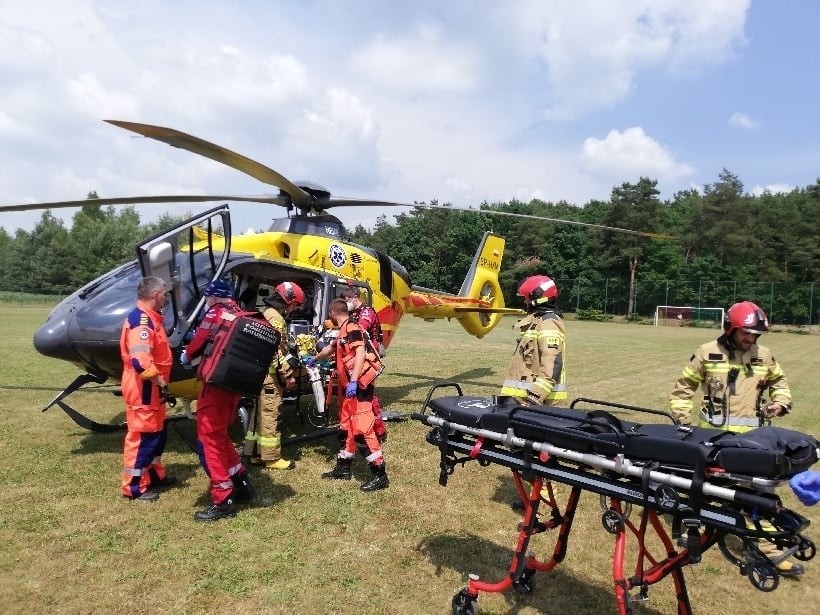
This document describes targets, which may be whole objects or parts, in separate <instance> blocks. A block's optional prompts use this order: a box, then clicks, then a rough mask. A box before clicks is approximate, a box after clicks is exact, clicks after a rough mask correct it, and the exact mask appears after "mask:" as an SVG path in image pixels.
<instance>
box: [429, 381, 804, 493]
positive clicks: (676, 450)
mask: <svg viewBox="0 0 820 615" xmlns="http://www.w3.org/2000/svg"><path fill="white" fill-rule="evenodd" d="M428 407H429V408H430V409H431V410H432V412H433V413H434V414H435V415H436V416H439V417H440V418H442V419H444V420H446V421H449V422H451V423H455V424H459V425H464V426H466V427H471V428H474V429H486V430H488V431H493V432H498V433H501V434H504V433H507V432H508V430H510V429H511V430H512V432H513V434H514V435H515V436H517V437H519V438H523V439H525V440H530V441H534V442H543V443H546V444H550V445H552V446H555V447H558V448H564V449H569V450H573V451H578V452H582V453H597V454H603V455H610V456H613V455H615V454H623V455H624V456H625V457H626V458H627V459H630V460H633V461H641V462H657V463H659V464H663V465H673V466H679V467H682V468H686V469H694V468H697V467H705V466H710V467H719V468H722V469H723V470H725V471H726V472H729V473H732V474H743V475H751V476H755V477H760V478H772V479H773V478H787V477H789V476H792V475H794V474H797V473H798V472H802V471H803V470H805V469H807V468H808V467H810V466H811V465H812V464H814V463H815V462H816V461H817V459H818V446H820V445H819V444H818V442H817V440H816V439H815V438H814V437H812V436H810V435H807V434H803V433H800V432H797V431H792V430H789V429H782V428H779V427H759V428H757V429H753V430H750V431H748V432H745V433H733V432H728V431H724V430H720V429H704V428H699V427H694V428H692V427H686V428H681V427H680V426H678V425H673V424H640V423H633V422H629V421H622V420H621V419H619V418H618V417H616V416H615V415H613V414H611V413H609V412H606V411H603V410H591V411H582V410H575V409H570V408H557V407H552V406H522V405H520V404H519V403H518V401H517V400H516V399H515V398H512V397H504V396H495V397H475V396H469V395H459V396H451V397H450V396H446V397H438V398H435V399H431V400H430V401H429V402H428Z"/></svg>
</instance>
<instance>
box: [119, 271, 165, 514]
mask: <svg viewBox="0 0 820 615" xmlns="http://www.w3.org/2000/svg"><path fill="white" fill-rule="evenodd" d="M167 300H168V296H167V288H166V286H165V282H164V281H163V280H162V279H161V278H157V277H153V276H147V277H144V278H142V280H140V283H139V285H138V286H137V307H135V308H134V309H133V310H132V311H131V312H130V313H129V314H128V316H127V317H126V319H125V322H124V323H123V326H122V334H121V335H120V357H121V358H122V366H123V369H122V398H123V401H125V422H126V425H127V427H128V430H127V432H126V434H125V443H124V447H123V448H124V450H123V469H122V472H123V475H122V487H121V491H122V495H123V497H125V498H127V499H129V500H139V501H142V502H153V501H155V500H156V499H157V498H158V497H159V494H157V493H156V492H155V491H152V490H151V487H158V486H165V485H169V484H171V483H172V482H173V479H171V478H170V477H168V476H167V474H166V473H165V467H164V466H163V465H162V453H163V451H164V450H165V441H166V437H167V432H166V431H165V416H166V410H165V387H166V386H167V385H168V380H169V378H170V376H171V365H172V363H173V357H172V355H171V347H170V346H169V344H168V336H167V335H166V333H165V326H164V324H163V317H162V310H163V308H164V307H165V305H166V303H167Z"/></svg>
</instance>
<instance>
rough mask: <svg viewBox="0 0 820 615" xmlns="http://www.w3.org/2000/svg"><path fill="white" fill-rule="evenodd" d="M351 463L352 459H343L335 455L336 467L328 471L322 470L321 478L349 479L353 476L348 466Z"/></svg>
mask: <svg viewBox="0 0 820 615" xmlns="http://www.w3.org/2000/svg"><path fill="white" fill-rule="evenodd" d="M352 464H353V459H343V458H341V457H336V467H335V468H333V469H332V470H330V471H329V472H324V473H323V474H322V478H325V479H327V480H333V479H336V480H350V479H351V478H353V473H352V472H351V471H350V466H351V465H352Z"/></svg>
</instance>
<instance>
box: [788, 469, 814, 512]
mask: <svg viewBox="0 0 820 615" xmlns="http://www.w3.org/2000/svg"><path fill="white" fill-rule="evenodd" d="M789 486H790V487H791V488H792V491H794V495H796V496H797V499H798V500H800V501H801V502H802V503H803V504H805V505H806V506H814V505H815V504H817V502H820V472H816V471H814V470H806V471H805V472H801V473H800V474H795V475H794V476H792V478H791V480H790V481H789Z"/></svg>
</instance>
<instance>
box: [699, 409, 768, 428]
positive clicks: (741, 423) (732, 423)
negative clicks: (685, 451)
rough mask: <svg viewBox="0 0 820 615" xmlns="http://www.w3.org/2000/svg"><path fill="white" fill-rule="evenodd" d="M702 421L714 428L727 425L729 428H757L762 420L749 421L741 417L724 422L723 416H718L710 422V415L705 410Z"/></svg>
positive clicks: (732, 417) (701, 412)
mask: <svg viewBox="0 0 820 615" xmlns="http://www.w3.org/2000/svg"><path fill="white" fill-rule="evenodd" d="M700 420H701V421H703V422H704V423H708V424H709V425H712V426H714V427H724V426H727V425H728V426H729V427H757V426H758V425H760V419H757V418H753V419H747V418H744V417H741V416H730V417H729V418H728V419H727V420H726V421H725V422H724V420H723V415H722V414H716V415H715V416H713V417H712V420H711V421H710V420H709V415H708V414H707V413H705V412H704V411H703V410H701V411H700ZM715 421H717V422H715Z"/></svg>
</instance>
